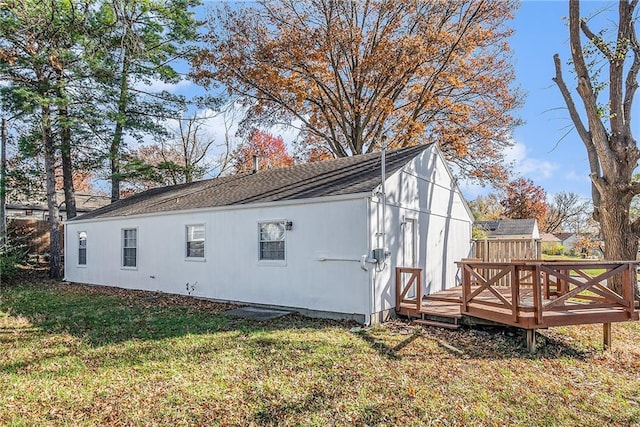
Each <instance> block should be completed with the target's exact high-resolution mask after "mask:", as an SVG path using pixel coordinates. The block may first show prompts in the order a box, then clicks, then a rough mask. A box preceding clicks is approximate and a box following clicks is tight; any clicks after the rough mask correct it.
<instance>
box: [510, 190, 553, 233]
mask: <svg viewBox="0 0 640 427" xmlns="http://www.w3.org/2000/svg"><path fill="white" fill-rule="evenodd" d="M546 199H547V195H546V193H545V191H544V189H543V188H542V187H539V186H537V185H535V184H534V183H533V181H531V180H530V179H526V178H518V179H516V180H515V181H511V182H510V183H509V184H508V185H507V188H506V191H505V195H504V197H503V199H502V200H501V201H500V204H501V205H502V207H504V216H505V217H507V218H512V219H524V218H535V219H537V220H538V225H539V227H540V228H541V229H544V221H545V215H546V214H547V200H546Z"/></svg>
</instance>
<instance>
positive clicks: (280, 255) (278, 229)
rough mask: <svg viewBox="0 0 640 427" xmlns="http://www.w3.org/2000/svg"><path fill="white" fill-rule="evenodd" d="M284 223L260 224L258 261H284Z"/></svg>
mask: <svg viewBox="0 0 640 427" xmlns="http://www.w3.org/2000/svg"><path fill="white" fill-rule="evenodd" d="M284 248H285V225H284V222H262V223H260V254H259V256H260V261H284Z"/></svg>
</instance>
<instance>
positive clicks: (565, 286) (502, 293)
mask: <svg viewBox="0 0 640 427" xmlns="http://www.w3.org/2000/svg"><path fill="white" fill-rule="evenodd" d="M635 265H636V263H635V262H626V261H621V262H609V261H606V262H591V261H577V262H566V261H540V260H535V261H534V260H521V261H512V262H504V263H490V262H482V261H480V260H476V259H471V260H463V261H461V262H458V266H459V267H460V268H461V270H462V305H461V312H462V313H467V314H472V315H473V312H474V311H476V312H477V310H478V309H480V310H483V309H486V311H487V312H490V313H491V312H493V313H496V319H498V316H499V317H500V318H502V319H504V316H505V315H507V316H509V317H510V319H509V320H510V321H511V322H512V323H515V324H517V323H520V322H522V320H523V318H525V317H527V318H529V319H530V318H531V317H533V325H534V326H533V327H536V326H535V325H540V326H542V327H543V326H544V325H546V324H547V323H548V322H546V321H545V320H546V319H545V317H546V316H550V315H551V314H554V315H558V314H561V313H563V312H572V313H574V314H576V313H577V312H580V313H583V315H584V316H594V315H596V316H597V315H598V314H597V313H596V311H597V310H600V311H602V310H606V309H614V310H617V311H619V312H620V311H623V312H626V313H627V315H628V318H629V319H631V318H633V317H634V310H635V308H636V302H635V301H634V292H633V284H634V280H633V279H634V276H633V275H634V274H635ZM616 276H617V277H619V278H620V279H621V283H622V295H619V294H618V293H616V292H614V291H612V290H611V289H609V288H608V287H607V280H611V279H612V278H613V277H616ZM505 283H506V284H507V285H506V286H505ZM603 318H604V316H603ZM528 321H530V320H528ZM530 326H531V324H530Z"/></svg>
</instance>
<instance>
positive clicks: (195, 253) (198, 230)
mask: <svg viewBox="0 0 640 427" xmlns="http://www.w3.org/2000/svg"><path fill="white" fill-rule="evenodd" d="M187 258H204V224H198V225H187Z"/></svg>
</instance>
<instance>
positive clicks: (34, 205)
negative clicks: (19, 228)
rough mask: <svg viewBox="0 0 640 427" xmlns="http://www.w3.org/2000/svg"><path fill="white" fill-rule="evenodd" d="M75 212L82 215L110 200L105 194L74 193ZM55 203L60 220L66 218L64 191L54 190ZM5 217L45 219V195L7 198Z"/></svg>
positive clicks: (46, 215) (46, 218)
mask: <svg viewBox="0 0 640 427" xmlns="http://www.w3.org/2000/svg"><path fill="white" fill-rule="evenodd" d="M75 196H76V212H77V214H78V215H82V214H84V213H87V212H91V211H93V210H96V209H98V208H101V207H103V206H106V205H108V204H109V203H110V202H111V200H110V198H109V197H106V196H97V195H93V194H79V193H76V195H75ZM56 203H57V205H58V209H59V211H60V220H61V221H64V220H66V219H67V208H66V204H65V201H64V192H62V191H57V192H56ZM6 212H7V218H21V219H35V220H40V221H47V220H48V218H49V208H48V207H47V202H46V195H40V196H34V197H29V198H20V199H19V200H8V201H7V205H6Z"/></svg>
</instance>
